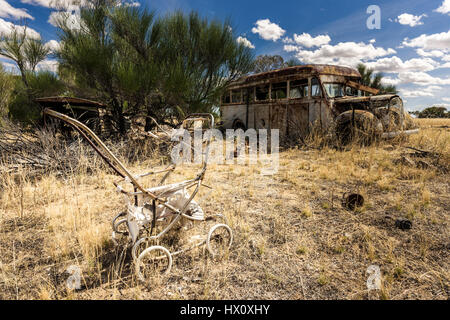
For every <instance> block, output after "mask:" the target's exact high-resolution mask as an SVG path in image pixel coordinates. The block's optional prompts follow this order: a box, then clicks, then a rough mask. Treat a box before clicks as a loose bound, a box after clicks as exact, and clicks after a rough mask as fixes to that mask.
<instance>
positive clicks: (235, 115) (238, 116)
mask: <svg viewBox="0 0 450 320" xmlns="http://www.w3.org/2000/svg"><path fill="white" fill-rule="evenodd" d="M246 117H247V106H245V105H226V106H222V121H223V128H224V129H233V125H234V123H235V122H236V121H237V120H238V121H241V122H242V123H243V124H244V125H245V120H246Z"/></svg>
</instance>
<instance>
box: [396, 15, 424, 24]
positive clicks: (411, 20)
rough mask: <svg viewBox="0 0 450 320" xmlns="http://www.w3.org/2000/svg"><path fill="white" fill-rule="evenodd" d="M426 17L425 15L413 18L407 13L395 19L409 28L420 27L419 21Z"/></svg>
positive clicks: (413, 16)
mask: <svg viewBox="0 0 450 320" xmlns="http://www.w3.org/2000/svg"><path fill="white" fill-rule="evenodd" d="M424 17H427V15H426V14H422V15H420V16H415V15H413V14H409V13H403V14H401V15H399V16H398V17H397V21H398V23H400V24H403V25H408V26H410V27H415V26H420V25H422V24H423V22H422V21H421V20H422V18H424Z"/></svg>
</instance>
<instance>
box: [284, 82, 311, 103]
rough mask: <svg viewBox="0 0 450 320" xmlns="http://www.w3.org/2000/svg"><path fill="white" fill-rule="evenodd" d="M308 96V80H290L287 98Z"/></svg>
mask: <svg viewBox="0 0 450 320" xmlns="http://www.w3.org/2000/svg"><path fill="white" fill-rule="evenodd" d="M307 96H308V80H307V79H304V80H296V81H291V85H290V92H289V98H291V99H299V98H304V97H307Z"/></svg>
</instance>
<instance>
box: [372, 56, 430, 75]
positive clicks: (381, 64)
mask: <svg viewBox="0 0 450 320" xmlns="http://www.w3.org/2000/svg"><path fill="white" fill-rule="evenodd" d="M365 65H366V66H367V67H368V68H371V69H374V70H375V71H376V72H387V73H399V72H407V71H422V72H426V71H431V70H434V69H437V68H438V67H439V63H438V62H437V61H434V60H433V59H431V58H413V59H410V60H406V61H403V60H402V59H400V58H399V57H397V56H393V57H389V58H381V59H378V60H377V61H374V62H366V63H365Z"/></svg>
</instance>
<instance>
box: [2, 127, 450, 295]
mask: <svg viewBox="0 0 450 320" xmlns="http://www.w3.org/2000/svg"><path fill="white" fill-rule="evenodd" d="M417 121H418V122H419V125H420V127H421V132H420V133H419V134H417V135H414V136H411V137H410V138H409V139H407V140H402V141H399V140H397V141H386V142H382V143H379V144H376V145H373V146H370V147H356V146H355V147H353V148H350V149H348V150H336V149H333V148H324V149H320V150H318V149H311V148H309V149H307V148H291V149H287V150H282V151H281V153H280V169H279V172H278V173H277V174H275V175H274V176H263V175H261V168H260V167H258V166H257V165H254V166H253V165H216V164H213V165H211V166H210V167H209V169H208V171H207V176H206V180H205V184H206V185H208V186H212V187H213V188H214V190H213V191H212V192H211V191H210V190H209V189H208V188H202V191H201V192H200V194H199V195H198V197H197V199H198V202H199V203H200V205H201V206H202V208H203V209H204V211H205V213H206V214H215V213H222V214H224V215H225V216H227V218H228V220H229V224H230V226H231V227H232V228H233V230H234V244H233V246H232V248H231V250H230V251H229V253H228V254H227V255H226V256H225V257H222V258H219V259H217V258H215V259H213V258H212V257H210V256H209V255H208V253H207V252H205V250H203V249H197V250H194V251H192V252H189V253H186V254H183V255H180V256H178V257H176V258H174V266H173V269H172V272H171V274H170V275H168V276H166V277H162V278H159V279H156V280H155V281H153V282H152V283H151V285H143V284H141V283H139V281H138V280H137V279H136V277H135V275H134V273H133V268H134V267H133V263H132V261H131V258H130V256H129V254H127V255H125V258H124V260H121V259H120V258H121V256H123V255H121V253H122V248H121V247H115V246H114V244H113V242H112V241H111V219H112V218H113V217H114V216H115V215H116V214H117V213H119V212H121V211H123V210H124V202H123V198H122V196H121V195H119V194H118V193H117V192H116V190H115V188H114V186H113V184H112V182H113V181H115V180H117V178H116V177H115V176H113V175H112V174H111V173H110V172H109V171H104V170H97V171H94V172H93V173H86V172H77V173H74V174H73V175H70V176H69V177H68V178H60V177H56V176H54V175H49V176H45V177H42V178H41V179H29V178H25V176H24V175H22V176H21V175H20V174H19V175H14V174H3V176H2V182H3V183H2V184H1V187H0V188H1V189H0V299H395V300H397V299H399V300H400V299H442V300H446V299H448V298H449V279H450V274H449V261H450V260H449V247H450V238H449V235H450V232H449V222H450V220H449V213H450V196H449V195H450V185H449V177H450V175H449V171H448V170H449V167H450V166H449V165H450V162H449V159H450V158H449V157H450V129H449V127H450V120H448V119H447V120H417ZM407 147H413V148H415V149H419V150H426V151H432V152H433V153H431V154H423V153H420V152H418V151H417V150H413V149H408V148H407ZM151 166H156V167H162V164H161V163H160V161H159V160H158V159H157V158H155V159H145V161H144V160H143V161H142V162H141V163H140V164H139V165H136V164H134V165H132V167H131V169H132V171H133V172H136V173H140V172H145V169H146V168H149V167H151ZM197 169H198V168H197V167H183V168H179V169H177V171H176V173H175V175H174V176H173V177H172V178H171V182H176V181H178V180H180V179H181V178H187V177H193V176H195V173H196V172H197V171H196V170H197ZM151 182H152V181H148V183H149V184H150V185H151ZM348 192H353V193H360V194H362V195H363V196H364V198H365V203H364V205H363V207H362V208H358V209H356V211H350V210H348V209H346V208H344V207H343V206H342V204H341V200H342V196H343V194H344V193H348ZM387 216H388V217H390V218H388V217H387ZM400 218H403V219H408V220H410V221H411V222H412V223H413V227H412V229H411V230H400V229H398V228H397V227H396V225H395V221H396V220H397V219H400ZM70 266H76V267H77V268H79V270H80V272H81V289H80V290H75V291H72V290H69V289H67V285H66V283H67V280H68V278H69V277H71V276H73V272H74V271H71V270H73V269H70ZM371 266H375V267H372V268H375V269H376V268H377V267H379V269H380V270H381V287H380V289H379V290H369V289H368V287H367V281H368V279H369V277H370V276H371V273H370V271H369V272H368V270H373V269H370V268H369V267H371ZM68 270H69V272H68ZM71 272H72V275H71Z"/></svg>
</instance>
